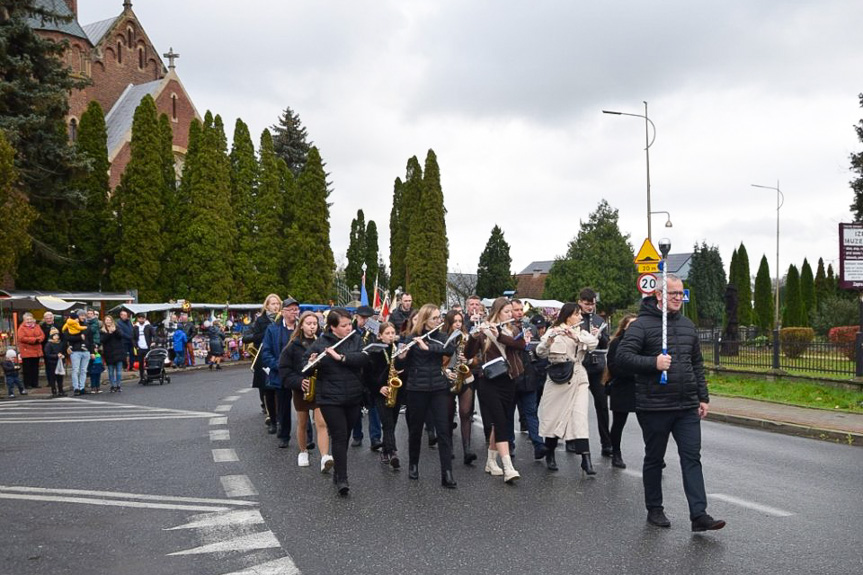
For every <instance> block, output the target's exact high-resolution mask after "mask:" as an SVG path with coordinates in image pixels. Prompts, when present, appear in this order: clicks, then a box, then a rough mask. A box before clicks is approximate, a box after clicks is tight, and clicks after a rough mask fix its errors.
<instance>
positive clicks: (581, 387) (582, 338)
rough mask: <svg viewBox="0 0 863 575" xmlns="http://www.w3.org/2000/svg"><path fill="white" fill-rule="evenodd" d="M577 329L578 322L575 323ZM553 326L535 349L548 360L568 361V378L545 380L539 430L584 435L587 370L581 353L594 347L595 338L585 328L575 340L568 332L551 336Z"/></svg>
mask: <svg viewBox="0 0 863 575" xmlns="http://www.w3.org/2000/svg"><path fill="white" fill-rule="evenodd" d="M574 329H576V330H578V326H575V328H574ZM554 330H555V328H551V329H549V330H548V331H547V332H546V333H545V335H544V336H542V340H541V341H540V342H539V345H538V346H537V348H536V353H537V355H539V356H540V357H547V358H548V361H549V362H550V363H558V362H562V361H572V362H574V363H575V367H574V368H573V370H572V379H571V380H570V382H569V383H555V382H553V381H551V378H547V379H546V381H545V388H544V389H543V392H542V400H540V402H539V434H540V435H541V436H543V437H559V438H561V439H565V440H570V439H587V438H588V437H589V435H588V418H587V409H588V396H589V395H590V391H589V389H588V381H587V371H585V369H584V366H582V365H581V362H582V360H584V355H585V354H586V353H587V352H588V351H591V350H593V349H596V346H597V344H598V343H599V340H598V339H597V338H596V337H595V336H593V335H591V334H590V333H589V332H587V331H583V330H578V336H577V338H578V339H577V340H575V339H573V338H572V337H570V336H568V335H558V336H557V337H555V338H554V339H553V341H552V340H551V337H550V336H551V335H552V334H553V333H554Z"/></svg>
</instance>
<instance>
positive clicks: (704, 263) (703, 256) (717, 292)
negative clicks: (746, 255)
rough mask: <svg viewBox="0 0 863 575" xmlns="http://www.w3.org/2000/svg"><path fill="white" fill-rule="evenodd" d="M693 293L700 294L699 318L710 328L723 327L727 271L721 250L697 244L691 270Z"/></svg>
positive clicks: (690, 277) (690, 279)
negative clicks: (723, 263) (720, 253)
mask: <svg viewBox="0 0 863 575" xmlns="http://www.w3.org/2000/svg"><path fill="white" fill-rule="evenodd" d="M689 283H690V284H691V285H692V291H693V292H695V293H697V294H698V317H699V318H700V319H701V321H702V322H704V323H707V324H708V325H710V326H717V325H721V323H722V317H723V314H724V313H725V286H726V285H727V282H726V281H725V269H724V266H723V265H722V256H720V255H719V248H717V247H716V246H709V247H708V246H707V243H706V242H702V244H701V246H699V245H698V244H696V245H695V246H694V248H693V253H692V267H691V268H690V270H689Z"/></svg>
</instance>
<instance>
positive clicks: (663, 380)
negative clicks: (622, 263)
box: [659, 238, 671, 385]
mask: <svg viewBox="0 0 863 575" xmlns="http://www.w3.org/2000/svg"><path fill="white" fill-rule="evenodd" d="M659 251H661V252H662V264H661V265H660V267H661V268H662V355H668V265H667V264H668V252H669V251H671V240H669V239H667V238H662V239H661V240H659ZM659 383H660V385H665V384H667V383H668V371H667V370H665V369H663V370H662V375H661V376H660V377H659Z"/></svg>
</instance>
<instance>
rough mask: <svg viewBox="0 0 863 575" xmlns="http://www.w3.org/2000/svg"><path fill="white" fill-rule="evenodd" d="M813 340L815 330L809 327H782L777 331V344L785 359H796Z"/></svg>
mask: <svg viewBox="0 0 863 575" xmlns="http://www.w3.org/2000/svg"><path fill="white" fill-rule="evenodd" d="M813 339H815V330H814V329H812V328H811V327H783V328H782V329H781V330H779V342H780V344H781V345H782V351H783V352H784V353H785V357H788V358H791V359H797V358H798V357H800V356H801V355H803V353H804V352H805V351H806V350H807V349H808V348H809V344H810V343H812V340H813Z"/></svg>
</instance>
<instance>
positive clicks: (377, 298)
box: [372, 275, 382, 311]
mask: <svg viewBox="0 0 863 575" xmlns="http://www.w3.org/2000/svg"><path fill="white" fill-rule="evenodd" d="M374 302H375V303H374V304H373V305H372V308H373V309H374V310H375V311H378V310H379V309H381V303H382V302H381V292H380V291H378V276H377V275H375V297H374Z"/></svg>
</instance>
